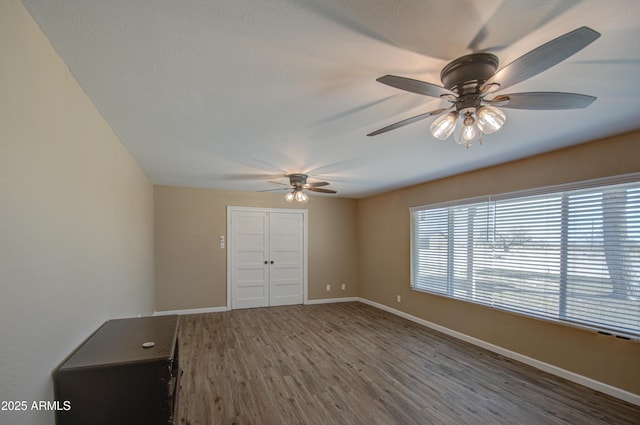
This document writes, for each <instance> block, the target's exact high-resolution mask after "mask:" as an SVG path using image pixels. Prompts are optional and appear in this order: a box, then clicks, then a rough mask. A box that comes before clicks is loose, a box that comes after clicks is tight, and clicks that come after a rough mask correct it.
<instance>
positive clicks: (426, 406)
mask: <svg viewBox="0 0 640 425" xmlns="http://www.w3.org/2000/svg"><path fill="white" fill-rule="evenodd" d="M179 337H180V350H181V351H180V356H181V357H180V363H181V367H182V369H183V371H184V374H183V376H182V380H181V388H180V400H179V403H180V406H179V417H178V423H179V424H182V425H205V424H206V425H212V424H265V425H268V424H274V425H276V424H278V425H286V424H309V425H316V424H317V425H330V424H336V425H338V424H340V425H343V424H349V425H357V424H363V425H364V424H367V425H372V424H380V425H390V424H402V425H405V424H456V425H458V424H473V425H477V424H509V425H511V424H528V425H534V424H581V425H583V424H608V425H610V424H639V423H640V407H638V406H634V405H632V404H629V403H626V402H623V401H620V400H617V399H615V398H612V397H609V396H607V395H604V394H601V393H598V392H595V391H592V390H590V389H588V388H585V387H582V386H579V385H577V384H574V383H572V382H569V381H565V380H563V379H560V378H557V377H555V376H552V375H548V374H546V373H544V372H540V371H538V370H536V369H533V368H531V367H528V366H526V365H523V364H520V363H517V362H514V361H512V360H509V359H507V358H504V357H502V356H499V355H497V354H494V353H492V352H489V351H485V350H483V349H480V348H477V347H475V346H473V345H469V344H467V343H464V342H461V341H458V340H456V339H454V338H451V337H449V336H446V335H443V334H440V333H437V332H435V331H432V330H430V329H428V328H425V327H422V326H420V325H417V324H415V323H413V322H410V321H408V320H405V319H402V318H399V317H397V316H394V315H392V314H389V313H387V312H384V311H381V310H378V309H376V308H373V307H370V306H367V305H365V304H362V303H342V304H323V305H309V306H302V305H298V306H289V307H275V308H261V309H249V310H234V311H230V312H224V313H211V314H199V315H191V316H182V317H181V318H180V329H179Z"/></svg>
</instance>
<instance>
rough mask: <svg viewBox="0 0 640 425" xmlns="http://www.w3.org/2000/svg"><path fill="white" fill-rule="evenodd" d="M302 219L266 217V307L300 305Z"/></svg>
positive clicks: (283, 215)
mask: <svg viewBox="0 0 640 425" xmlns="http://www.w3.org/2000/svg"><path fill="white" fill-rule="evenodd" d="M303 218H304V217H303V215H302V214H301V213H297V212H291V213H288V212H283V213H280V212H278V213H270V215H269V257H270V258H269V267H270V269H269V283H270V286H269V305H271V306H276V305H290V304H302V289H303V277H304V269H303V253H304V247H303V245H304V244H303V243H304V238H303V236H304V235H303V230H304V228H303V226H304V221H303Z"/></svg>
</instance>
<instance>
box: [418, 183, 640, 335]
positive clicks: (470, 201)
mask: <svg viewBox="0 0 640 425" xmlns="http://www.w3.org/2000/svg"><path fill="white" fill-rule="evenodd" d="M625 183H638V184H640V173H630V174H623V175H618V176H613V177H604V178H597V179H591V180H584V181H578V182H571V183H564V184H558V185H551V186H544V187H536V188H531V189H525V190H518V191H512V192H505V193H500V194H493V195H487V196H476V197H470V198H464V199H458V200H451V201H446V202H439V203H434V204H425V205H418V206H412V207H410V208H409V227H410V228H409V234H410V247H409V248H410V255H409V256H410V289H411V290H414V291H417V292H425V293H429V294H433V295H438V296H442V297H446V298H451V299H455V300H459V301H463V302H469V303H472V304H478V305H482V306H484V307H487V308H491V309H496V310H499V311H504V312H507V313H512V314H517V315H522V316H525V317H529V318H533V319H537V320H544V321H550V322H553V323H559V324H562V325H566V326H570V327H576V328H580V329H587V330H591V331H596V332H599V333H602V334H606V335H616V336H618V337H620V338H624V339H632V340H635V341H640V326H638V329H637V331H638V332H637V333H636V332H635V328H634V329H633V331H629V330H627V329H622V328H620V327H616V326H614V325H610V326H605V325H603V324H602V323H593V322H588V321H581V320H575V319H572V318H567V317H566V315H565V314H564V313H563V312H562V310H563V303H566V291H567V285H566V282H565V283H564V287H562V286H560V287H559V289H558V297H559V300H558V303H559V305H558V309H559V312H558V314H557V315H556V317H552V316H549V315H546V314H536V313H534V312H531V311H527V310H521V309H518V308H517V307H513V306H508V305H492V304H491V303H488V302H484V301H483V300H478V299H475V298H474V297H475V295H473V296H472V297H461V296H456V295H455V293H453V292H454V291H453V290H452V289H451V288H453V287H451V288H450V287H449V283H447V289H446V290H445V291H438V290H435V289H425V288H424V285H418V284H416V279H417V276H416V270H417V268H416V261H417V259H418V258H417V257H418V254H417V253H416V251H415V250H416V249H417V246H416V240H415V238H416V232H415V231H414V217H415V216H416V214H415V213H416V212H420V211H425V210H443V211H444V210H445V209H446V210H447V211H448V214H451V211H452V207H465V206H469V207H472V206H473V205H474V204H483V203H484V204H491V203H492V202H498V201H508V200H517V199H518V198H528V197H533V196H538V195H540V196H546V195H552V194H558V195H561V194H563V193H564V194H565V195H566V192H569V191H577V190H588V189H598V188H601V187H602V188H603V189H604V188H606V187H607V186H613V185H618V184H625ZM563 202H564V201H563ZM563 208H564V207H563ZM567 211H569V210H567ZM564 214H565V211H564V210H563V211H562V213H561V217H562V218H561V219H562V220H563V222H562V224H561V233H562V234H563V235H562V236H561V237H562V238H566V233H567V231H568V230H567V229H568V225H569V224H568V222H566V221H565V217H564ZM449 220H451V218H449ZM603 223H604V222H603ZM450 225H451V222H449V223H448V226H450ZM447 229H449V227H448V228H447ZM452 237H453V236H452V234H451V231H450V230H447V236H446V239H447V244H448V245H452V244H453V242H452V241H451V239H452ZM565 241H566V239H565ZM563 245H564V246H565V247H566V244H565V243H564V242H563ZM561 249H565V248H561ZM452 252H453V251H452V250H451V247H449V248H447V260H446V262H447V266H446V267H447V268H446V273H447V280H450V279H452V277H451V276H452V275H453V273H454V272H455V271H456V269H455V267H454V266H453V265H452V263H453V259H450V258H449V257H450V256H451V254H452ZM472 261H473V259H472ZM558 261H559V262H561V263H562V262H564V263H565V264H563V265H561V266H560V270H561V272H560V273H561V274H562V270H563V269H564V270H565V271H566V270H567V265H566V261H567V257H566V252H564V253H563V254H561V255H560V258H559V259H558ZM434 287H435V285H434ZM563 292H564V293H565V295H564V300H562V298H563V294H562V293H563ZM563 315H564V316H565V317H563ZM609 323H611V322H609Z"/></svg>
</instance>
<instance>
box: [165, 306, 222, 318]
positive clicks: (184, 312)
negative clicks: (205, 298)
mask: <svg viewBox="0 0 640 425" xmlns="http://www.w3.org/2000/svg"><path fill="white" fill-rule="evenodd" d="M228 310H229V309H228V308H227V307H226V306H223V307H207V308H190V309H186V310H161V311H154V312H153V315H154V316H168V315H170V314H178V315H180V316H184V315H187V314H202V313H221V312H223V311H228Z"/></svg>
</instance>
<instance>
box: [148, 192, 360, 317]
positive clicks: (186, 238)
mask: <svg viewBox="0 0 640 425" xmlns="http://www.w3.org/2000/svg"><path fill="white" fill-rule="evenodd" d="M154 198H155V247H156V264H155V274H156V309H157V310H158V311H166V310H183V309H194V308H212V307H224V306H226V304H227V292H226V289H227V257H226V249H221V248H220V244H219V238H220V236H222V235H223V236H225V239H226V238H227V234H226V233H227V206H228V205H229V206H249V207H260V208H292V207H295V204H289V203H287V202H285V201H284V195H283V194H273V193H257V192H236V191H223V190H212V189H194V188H185V187H173V186H155V188H154ZM302 208H305V209H307V210H308V211H309V215H308V218H309V223H308V230H309V244H308V246H309V253H308V258H309V271H308V288H309V289H308V294H309V299H310V300H314V299H325V298H342V297H353V296H356V294H357V284H358V278H357V257H356V254H357V252H356V224H355V220H356V201H355V200H352V199H340V198H330V197H328V196H313V195H312V196H311V200H310V201H309V203H307V204H306V205H304V206H303V207H302ZM343 282H344V283H346V284H347V289H346V290H344V291H343V290H341V289H340V284H341V283H343ZM327 284H331V291H330V292H327V291H326V290H325V286H326V285H327Z"/></svg>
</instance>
